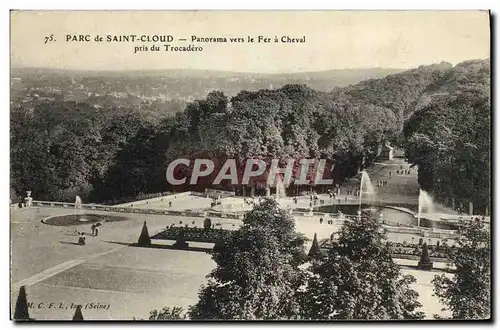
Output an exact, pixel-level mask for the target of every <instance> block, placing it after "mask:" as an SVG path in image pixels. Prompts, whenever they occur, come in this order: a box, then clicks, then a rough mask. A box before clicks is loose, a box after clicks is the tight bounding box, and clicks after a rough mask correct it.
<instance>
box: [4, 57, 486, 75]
mask: <svg viewBox="0 0 500 330" xmlns="http://www.w3.org/2000/svg"><path fill="white" fill-rule="evenodd" d="M486 60H490V57H487V58H471V59H467V60H463V61H460V62H458V63H453V62H451V61H446V60H440V61H436V62H432V63H423V64H420V65H417V66H411V67H381V66H376V67H371V66H366V67H346V68H333V69H324V70H314V71H283V72H262V71H235V70H223V69H197V68H189V67H187V68H152V69H133V68H130V69H75V68H57V67H44V66H20V65H11V66H10V69H11V70H12V69H38V70H58V71H80V72H113V73H116V72H138V71H140V72H153V71H198V72H203V71H209V72H220V73H241V74H262V75H280V74H306V73H320V72H328V71H356V70H377V69H379V70H394V71H407V70H413V69H417V68H418V67H420V66H431V65H439V64H441V63H449V64H451V65H452V66H453V67H455V66H456V65H458V64H460V63H463V62H469V61H486Z"/></svg>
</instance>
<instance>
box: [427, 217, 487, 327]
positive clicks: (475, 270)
mask: <svg viewBox="0 0 500 330" xmlns="http://www.w3.org/2000/svg"><path fill="white" fill-rule="evenodd" d="M455 240H456V245H455V246H454V247H446V248H445V250H446V254H447V258H448V260H449V265H448V267H449V269H448V271H449V272H451V273H452V274H453V275H452V276H451V277H450V276H447V275H445V274H443V275H439V276H436V277H435V278H434V280H433V283H434V291H435V294H436V296H438V297H439V300H440V301H441V302H442V303H443V304H444V305H445V306H446V308H445V309H447V310H450V311H451V314H452V315H451V317H452V318H453V319H461V320H466V319H487V318H489V317H491V238H490V232H489V229H488V228H485V226H484V224H483V223H482V222H481V221H477V220H475V221H470V222H466V223H462V226H461V227H460V229H459V236H458V237H457V238H456V239H455Z"/></svg>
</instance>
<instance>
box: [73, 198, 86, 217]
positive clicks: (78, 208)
mask: <svg viewBox="0 0 500 330" xmlns="http://www.w3.org/2000/svg"><path fill="white" fill-rule="evenodd" d="M81 215H82V199H81V198H80V196H78V195H77V196H76V197H75V219H77V220H78V221H82V222H85V221H87V219H85V218H83V217H82V216H81Z"/></svg>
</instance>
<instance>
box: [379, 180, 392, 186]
mask: <svg viewBox="0 0 500 330" xmlns="http://www.w3.org/2000/svg"><path fill="white" fill-rule="evenodd" d="M388 184H389V183H388V182H387V180H378V181H377V187H387V185H388Z"/></svg>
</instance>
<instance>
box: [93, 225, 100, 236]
mask: <svg viewBox="0 0 500 330" xmlns="http://www.w3.org/2000/svg"><path fill="white" fill-rule="evenodd" d="M94 236H99V227H98V226H95V229H94Z"/></svg>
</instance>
